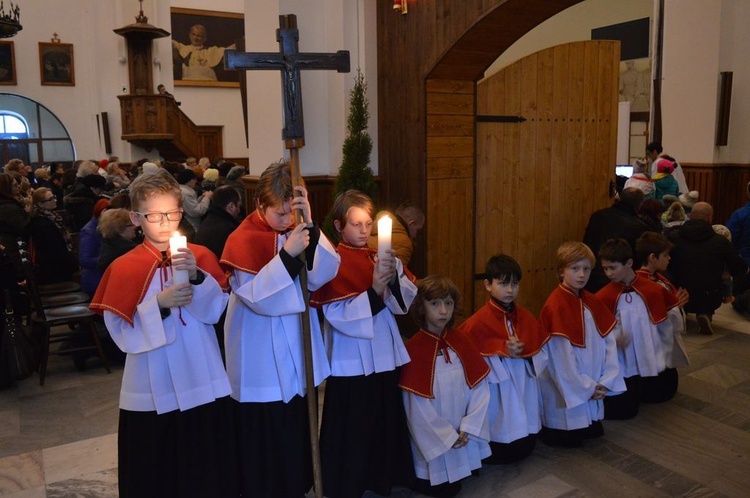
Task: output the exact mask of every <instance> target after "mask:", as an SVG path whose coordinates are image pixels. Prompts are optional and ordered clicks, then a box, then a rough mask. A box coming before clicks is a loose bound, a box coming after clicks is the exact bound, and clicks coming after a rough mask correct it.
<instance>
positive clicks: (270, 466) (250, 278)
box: [221, 163, 340, 498]
mask: <svg viewBox="0 0 750 498" xmlns="http://www.w3.org/2000/svg"><path fill="white" fill-rule="evenodd" d="M255 206H256V207H255V210H254V211H253V212H252V213H251V214H250V215H249V216H248V217H247V218H245V220H244V221H243V222H242V223H241V224H240V226H239V227H238V228H237V229H236V230H235V231H234V232H233V233H232V234H231V235H230V236H229V238H228V239H227V243H226V245H225V246H224V253H223V254H222V258H221V263H222V264H223V265H225V267H226V268H228V269H229V270H230V276H229V281H230V284H231V286H232V296H231V298H230V299H229V308H228V309H227V317H226V322H225V326H224V335H225V343H224V346H225V351H226V358H227V372H228V373H229V378H230V381H231V384H232V398H233V399H234V401H235V403H234V404H235V409H236V414H237V427H238V431H239V433H238V435H237V437H238V441H239V452H240V473H241V480H242V496H244V497H254V496H263V497H274V498H285V497H295V498H299V497H301V496H303V495H304V494H305V493H306V492H307V491H308V490H309V489H310V487H311V486H312V481H313V476H312V456H311V452H310V434H309V425H308V413H307V402H306V401H305V396H306V395H309V396H314V395H315V393H306V392H305V390H306V385H305V358H304V351H303V342H302V341H303V337H302V326H301V320H300V318H301V314H302V312H303V311H304V309H305V301H304V297H303V295H302V287H301V285H300V279H299V274H300V271H301V270H302V268H303V262H302V261H301V260H300V259H299V258H298V256H299V255H300V254H302V252H303V251H304V252H305V256H306V260H307V275H308V283H307V285H308V288H309V289H310V290H315V289H317V288H319V287H320V286H321V285H323V284H325V283H326V282H328V281H329V280H331V279H332V278H333V277H334V276H335V275H336V272H337V271H338V268H339V262H340V258H339V256H338V254H336V250H335V249H334V248H333V246H332V245H331V243H330V242H329V241H328V239H327V238H326V237H325V235H323V233H322V232H321V231H320V230H319V229H318V227H317V226H315V225H313V222H312V213H311V210H310V203H309V202H308V200H307V190H306V189H305V187H304V186H298V187H295V188H294V189H293V188H292V181H291V175H290V168H289V164H288V163H275V164H272V165H270V166H269V167H268V168H267V169H266V170H265V171H264V172H263V174H262V175H261V176H260V179H259V180H258V185H257V187H256V190H255ZM295 210H300V211H301V212H302V218H303V220H304V223H301V224H299V225H296V226H295V223H294V219H295ZM310 332H311V337H312V353H313V369H314V378H315V385H318V384H320V383H321V382H322V381H323V380H324V379H325V378H326V377H328V375H329V373H330V369H329V366H328V358H327V357H326V352H325V348H324V346H323V338H322V334H321V331H320V324H319V321H318V319H317V316H316V315H315V313H314V312H313V313H311V314H310Z"/></svg>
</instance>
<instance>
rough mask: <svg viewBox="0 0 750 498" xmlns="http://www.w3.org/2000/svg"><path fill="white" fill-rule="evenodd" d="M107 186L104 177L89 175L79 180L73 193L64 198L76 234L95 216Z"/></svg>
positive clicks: (94, 174)
mask: <svg viewBox="0 0 750 498" xmlns="http://www.w3.org/2000/svg"><path fill="white" fill-rule="evenodd" d="M106 184H107V180H105V179H104V177H103V176H100V175H97V174H96V173H93V174H89V175H87V176H84V177H83V178H78V180H77V181H76V184H75V186H74V187H73V191H72V192H71V193H70V194H68V195H66V196H65V197H64V198H63V204H64V205H65V210H66V211H68V212H69V213H70V214H71V216H72V218H73V220H72V222H73V226H72V227H71V228H72V230H73V231H74V232H78V231H79V230H80V229H81V228H83V226H84V225H85V224H86V223H88V222H89V220H90V219H91V216H92V215H93V214H94V204H96V201H98V200H99V196H100V195H101V193H102V191H103V190H104V187H105V185H106Z"/></svg>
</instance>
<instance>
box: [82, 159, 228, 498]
mask: <svg viewBox="0 0 750 498" xmlns="http://www.w3.org/2000/svg"><path fill="white" fill-rule="evenodd" d="M130 198H131V202H132V207H133V211H132V212H131V213H130V220H131V221H132V223H133V224H134V225H136V226H140V227H141V229H142V230H143V234H144V241H143V244H141V245H140V246H138V247H136V248H135V249H133V250H131V251H130V252H128V253H127V254H125V255H124V256H121V257H119V258H117V259H116V260H115V261H114V262H113V263H112V264H111V265H110V266H109V267H108V268H107V271H106V272H105V273H104V276H103V277H102V280H101V283H100V284H99V287H98V289H97V291H96V294H95V295H94V298H93V299H92V301H91V309H92V310H94V311H96V312H98V313H101V314H103V315H104V322H105V324H106V326H107V330H108V331H109V333H110V335H111V336H112V339H113V340H114V341H115V343H116V344H117V346H118V347H119V348H120V349H122V350H123V351H124V352H125V353H127V360H126V362H125V371H124V373H123V379H122V388H121V390H120V427H119V431H118V456H119V466H118V474H119V475H118V477H119V490H120V496H122V497H142V496H188V497H204V496H238V495H239V489H238V483H237V474H236V469H237V463H236V453H235V449H234V440H235V436H234V420H233V417H232V412H231V407H230V405H229V404H228V402H229V394H230V392H231V387H230V385H229V379H228V378H227V374H226V371H225V370H224V365H223V363H222V360H221V354H220V353H219V345H218V343H217V341H216V334H215V333H214V329H213V327H212V325H213V324H214V323H216V322H217V321H218V320H219V317H220V316H221V313H222V312H223V311H224V308H225V307H226V305H227V300H228V298H229V296H228V294H227V291H228V290H229V286H228V285H227V279H226V276H224V273H223V272H222V270H221V268H220V267H219V264H218V261H217V260H216V256H214V255H213V253H211V251H209V250H208V249H206V248H205V247H202V246H197V245H193V244H188V246H187V248H184V249H179V250H178V251H177V252H172V253H171V254H168V253H167V249H169V247H170V237H171V236H172V235H173V232H174V231H175V230H177V226H178V224H179V221H180V219H182V214H183V212H182V205H181V199H182V197H181V195H180V188H179V185H178V184H177V182H176V181H175V180H174V178H173V177H172V176H171V175H170V174H169V173H168V172H167V171H165V170H159V171H157V172H156V173H151V174H147V175H143V176H140V177H138V178H137V179H136V180H135V181H133V183H132V184H131V186H130ZM176 271H185V272H187V276H188V278H189V282H186V283H175V280H176V279H175V275H176V274H175V272H176ZM198 469H200V471H199V472H198V471H197V470H198Z"/></svg>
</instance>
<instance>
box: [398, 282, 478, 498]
mask: <svg viewBox="0 0 750 498" xmlns="http://www.w3.org/2000/svg"><path fill="white" fill-rule="evenodd" d="M418 287H419V293H418V294H417V300H416V301H415V305H414V307H413V314H414V316H415V319H416V321H417V323H418V324H419V325H420V327H421V329H420V330H419V331H418V332H417V333H416V334H415V335H414V336H413V337H412V338H411V339H410V340H409V342H407V344H406V348H407V350H408V351H409V354H410V356H411V358H412V361H411V362H410V363H408V364H407V365H405V366H404V368H403V369H402V371H401V382H400V384H399V386H400V387H401V389H403V391H404V392H403V397H404V407H405V409H406V417H407V420H408V423H409V432H410V434H411V447H412V454H413V457H414V469H415V473H416V476H417V479H418V480H417V485H416V486H415V487H414V489H415V490H416V491H418V492H420V493H422V494H427V495H428V496H442V497H447V496H454V495H455V494H457V493H458V492H459V491H460V490H461V483H460V482H459V481H460V480H462V479H464V478H466V477H468V476H470V475H471V473H472V471H475V470H477V469H479V468H480V467H481V466H482V459H483V458H486V457H488V456H489V455H490V453H491V450H490V448H489V444H488V440H489V426H488V419H487V410H488V408H489V402H490V392H489V388H488V385H487V381H486V377H487V375H489V373H490V371H489V367H488V366H487V364H486V363H485V362H484V359H483V357H482V355H481V354H479V351H478V350H477V349H476V347H475V346H474V344H473V342H472V341H471V338H470V337H469V336H468V335H467V334H466V333H465V332H462V331H458V330H456V329H453V328H452V324H453V311H454V309H455V306H456V305H457V303H458V288H457V287H456V286H455V284H454V283H453V282H451V280H450V279H448V278H446V277H441V276H438V275H430V276H428V277H426V278H425V279H423V280H421V281H420V282H419V286H418Z"/></svg>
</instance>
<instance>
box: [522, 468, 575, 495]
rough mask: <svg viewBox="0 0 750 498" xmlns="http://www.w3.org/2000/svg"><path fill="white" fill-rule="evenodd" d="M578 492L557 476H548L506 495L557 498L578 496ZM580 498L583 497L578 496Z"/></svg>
mask: <svg viewBox="0 0 750 498" xmlns="http://www.w3.org/2000/svg"><path fill="white" fill-rule="evenodd" d="M577 493H580V490H579V489H577V488H575V487H573V486H571V485H570V484H568V483H567V482H565V481H563V480H562V479H560V478H558V477H557V476H554V475H551V474H548V475H546V476H544V477H542V478H541V479H539V480H537V481H534V482H533V483H531V484H527V485H526V486H523V487H522V488H518V489H516V490H514V491H511V492H510V493H508V496H509V498H559V497H562V496H579V495H578V494H577ZM580 496H584V495H583V494H580Z"/></svg>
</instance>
